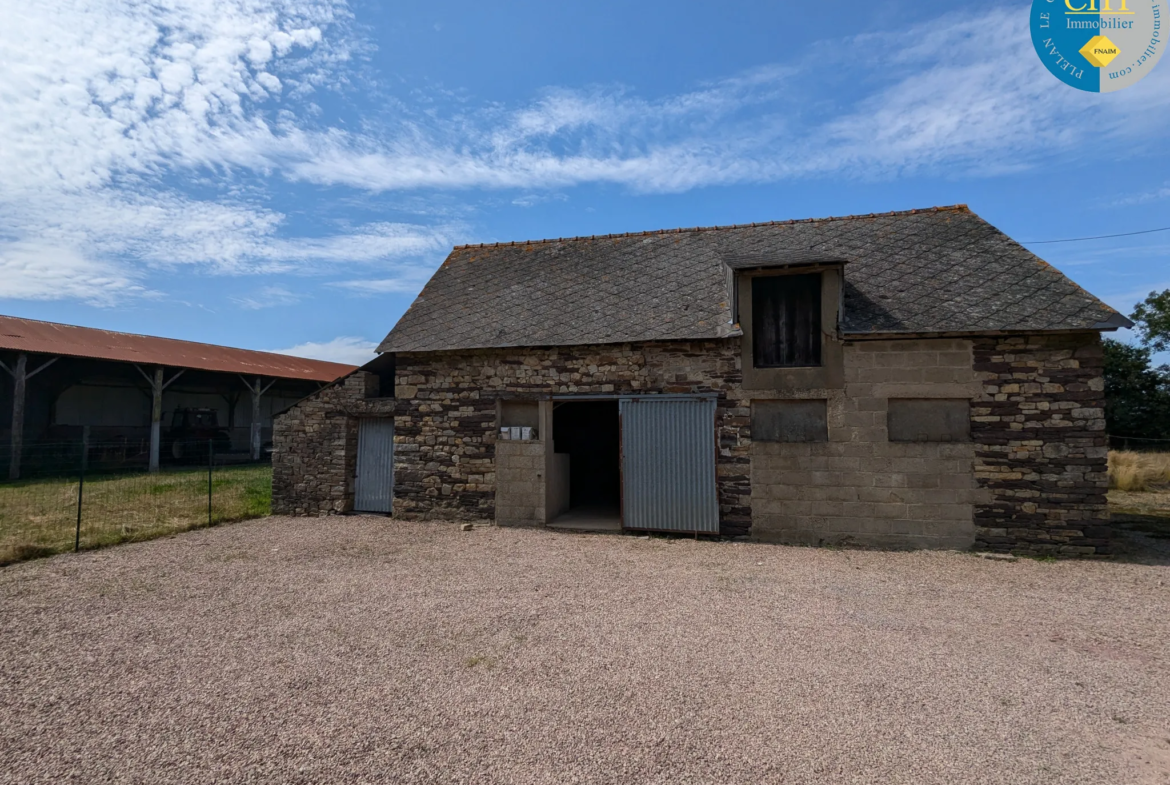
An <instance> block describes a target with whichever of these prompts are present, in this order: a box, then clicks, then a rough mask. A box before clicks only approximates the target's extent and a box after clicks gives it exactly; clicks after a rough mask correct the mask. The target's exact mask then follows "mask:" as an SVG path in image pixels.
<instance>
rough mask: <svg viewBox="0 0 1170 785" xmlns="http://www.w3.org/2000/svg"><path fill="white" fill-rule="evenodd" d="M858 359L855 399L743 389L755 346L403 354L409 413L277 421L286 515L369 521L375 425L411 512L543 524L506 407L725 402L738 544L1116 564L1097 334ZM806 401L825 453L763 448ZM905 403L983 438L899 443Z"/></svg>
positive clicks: (539, 446)
mask: <svg viewBox="0 0 1170 785" xmlns="http://www.w3.org/2000/svg"><path fill="white" fill-rule="evenodd" d="M844 361H845V387H844V389H837V390H798V391H794V390H744V389H743V387H742V383H741V382H742V377H741V373H740V347H739V340H738V339H730V340H724V341H695V342H678V343H674V342H658V343H646V344H638V345H629V344H624V345H614V346H595V347H570V348H538V349H506V350H481V351H471V352H460V353H435V354H418V355H410V354H402V355H399V356H398V358H397V369H398V370H397V380H398V387H397V389H396V393H397V395H398V400H397V401H395V400H394V399H390V398H380V397H377V396H378V391H377V389H376V387H377V384H378V378H377V377H376V376H374V375H372V374H367V373H362V372H358V373H355V374H353V375H351V376H350V377H347V378H346V379H345V380H343V381H342V382H340V383H336V384H334V385H331V386H329V387H328V388H326V389H325V390H323V391H322V392H320V393H318V394H316V395H314V396H312V397H311V398H309V399H306V400H305V401H302V402H301V403H299V404H297V405H296V406H294V407H293V408H292V409H290V410H289V411H288V412H286V413H285V414H284V415H282V416H281V417H279V418H277V420H276V423H275V427H274V437H273V438H274V447H275V453H274V458H273V461H274V474H273V510H274V512H276V513H279V514H295V515H323V514H328V513H337V512H345V511H348V510H350V509H352V506H353V478H354V468H355V464H356V455H357V423H358V419H359V418H361V417H370V416H381V417H386V416H393V417H394V418H395V457H396V461H395V485H396V488H395V501H394V512H395V515H398V516H402V517H409V518H436V519H473V520H476V519H478V520H483V519H487V520H491V519H495V518H497V517H498V518H499V520H500V522H503V523H514V524H527V525H539V524H540V523H541V521H542V520H544V521H547V519H548V518H549V516H550V510H549V509H547V507H546V506H545V505H544V503H543V502H542V501H541V499H542V498H543V499H547V493H545V492H544V490H543V489H544V487H545V484H546V483H547V482H548V481H549V479H548V478H549V477H550V476H551V475H550V463H549V456H550V454H551V453H550V451H549V450H548V449H547V444H546V443H544V442H543V441H541V442H536V443H532V444H524V445H521V444H519V443H516V444H511V443H507V442H500V443H499V444H497V442H496V437H497V429H496V423H497V402H498V401H499V400H500V399H517V398H521V399H523V398H528V399H531V400H537V399H547V397H548V396H549V395H550V394H563V395H569V394H604V395H622V394H633V393H707V394H711V393H714V394H715V395H716V396H717V399H718V406H717V430H718V434H717V438H718V445H719V458H718V462H717V466H716V471H717V488H718V494H719V503H720V515H721V530H722V533H723V534H724V535H727V536H743V535H746V534H748V533H749V532H750V533H751V534H752V535H753V536H754V537H755V538H757V539H761V540H771V541H785V542H816V543H820V542H858V543H869V544H877V545H895V546H901V545H910V546H934V547H968V546H970V545H972V544H974V545H975V546H976V547H980V548H986V549H992V550H1000V551H1017V552H1028V553H1037V554H1042V553H1056V554H1066V555H1097V554H1103V553H1107V552H1108V550H1109V528H1108V514H1107V508H1106V500H1105V492H1106V489H1107V483H1108V479H1107V468H1106V458H1107V441H1106V435H1105V421H1104V407H1103V390H1104V383H1103V378H1102V374H1103V354H1102V350H1101V346H1100V340H1099V336H1097V334H1095V333H1091V334H1083V335H1076V336H1061V337H1053V336H1046V337H1045V336H1041V337H1015V338H1008V337H1004V338H995V339H990V338H989V339H979V340H975V341H966V340H958V339H938V340H914V341H909V340H904V341H856V342H853V343H850V344H848V345H847V346H846V347H845V360H844ZM800 398H823V399H825V400H826V401H827V402H828V441H826V442H816V443H772V442H767V443H766V442H757V443H755V444H753V443H752V439H751V422H752V421H751V405H752V402H753V401H769V400H791V399H800ZM891 398H895V399H896V398H910V399H914V398H949V399H965V400H969V401H972V402H973V403H972V408H971V425H972V431H971V441H970V442H967V443H896V442H890V441H889V434H888V433H887V432H886V422H887V420H886V417H887V413H888V405H889V404H888V402H889V400H890V399H891ZM541 412H542V414H541V417H542V418H548V422H545V420H544V419H542V421H541V426H542V427H540V428H539V433H540V434H541V437H540V438H541V439H542V440H543V439H544V438H545V437H546V434H548V433H549V427H548V426H549V424H550V422H551V406H542V408H541ZM533 451H537V452H539V455H538V454H536V452H533ZM530 452H531V453H532V454H529V453H530ZM513 453H514V454H513ZM529 464H531V465H529ZM542 468H543V472H542ZM538 486H539V487H538Z"/></svg>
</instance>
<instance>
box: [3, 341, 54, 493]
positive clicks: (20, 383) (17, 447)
mask: <svg viewBox="0 0 1170 785" xmlns="http://www.w3.org/2000/svg"><path fill="white" fill-rule="evenodd" d="M55 362H57V358H56V357H53V358H52V359H50V360H49V361H48V362H46V363H44V364H43V365H41V367H39V368H37V369H36V370H35V371H33V372H32V373H29V372H28V355H27V354H25V353H24V352H21V353H20V354H18V355H17V356H16V363H15V364H14V365H13V366H12V367H11V368H9V367H8V366H7V365H5V364H4V363H3V362H0V368H3V369H4V370H5V371H7V372H8V375H9V376H11V377H12V446H11V450H12V453H11V460H10V461H9V463H8V479H10V480H19V479H20V458H21V455H22V454H23V452H24V401H25V395H26V390H27V388H28V380H29V379H31V378H33V377H34V376H36V375H37V374H38V373H40V372H41V371H43V370H45V369H46V368H48V367H49V366H50V365H52V364H53V363H55Z"/></svg>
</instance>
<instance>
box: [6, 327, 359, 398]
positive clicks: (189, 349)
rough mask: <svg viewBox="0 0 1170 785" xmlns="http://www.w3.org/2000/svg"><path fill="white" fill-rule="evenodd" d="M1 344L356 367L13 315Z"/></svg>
mask: <svg viewBox="0 0 1170 785" xmlns="http://www.w3.org/2000/svg"><path fill="white" fill-rule="evenodd" d="M0 349H10V350H13V351H18V352H37V353H42V354H55V355H64V356H66V357H88V358H92V359H96V360H115V361H118V362H128V363H141V364H143V365H165V366H168V367H171V368H192V369H197V370H201V371H220V372H223V373H242V374H246V375H248V376H269V377H279V378H282V379H306V380H309V381H314V382H331V381H333V380H334V379H337V378H339V377H341V376H344V375H346V374H347V373H350V372H351V371H354V370H356V366H353V365H345V364H344V363H331V362H325V361H324V360H306V359H304V358H302V357H290V356H288V355H284V354H274V353H273V352H254V351H251V350H249V349H231V348H228V347H226V346H215V345H213V344H208V343H195V342H194V341H178V340H175V339H173V338H155V337H152V336H149V335H134V334H132V333H116V332H111V331H109V330H96V329H94V328H92V327H74V326H72V325H68V324H57V323H55V322H39V321H36V320H34V319H18V318H16V317H15V316H0Z"/></svg>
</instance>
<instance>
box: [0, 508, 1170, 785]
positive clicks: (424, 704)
mask: <svg viewBox="0 0 1170 785" xmlns="http://www.w3.org/2000/svg"><path fill="white" fill-rule="evenodd" d="M1168 583H1170V567H1167V566H1160V565H1139V564H1116V563H1084V562H1058V563H1040V562H1034V561H1026V560H1025V561H1018V562H1012V563H1007V562H998V561H988V560H984V559H979V558H977V557H975V556H971V555H965V554H953V553H879V552H862V551H833V550H816V549H805V548H784V547H775V546H767V545H752V544H743V543H734V544H733V543H708V542H695V541H692V540H668V539H645V538H636V537H619V536H602V535H574V534H561V533H551V532H545V531H523V530H509V529H496V528H492V527H485V528H477V529H476V530H475V531H471V532H462V531H459V530H458V527H457V526H455V525H452V524H438V523H427V524H415V523H402V522H396V521H389V520H386V519H374V518H356V517H351V518H333V519H328V520H291V519H280V518H273V519H268V520H264V521H256V522H251V523H245V524H237V525H232V526H225V527H221V528H216V529H210V530H205V531H199V532H192V533H188V534H184V535H180V536H177V537H173V538H169V539H165V540H160V541H155V542H148V543H139V544H135V545H127V546H121V547H117V548H111V549H108V550H105V551H99V552H94V553H88V554H81V555H66V556H61V557H56V558H53V559H47V560H42V561H39V562H32V563H27V564H22V565H17V566H14V567H9V568H6V569H3V570H0V761H2V763H0V782H5V783H7V782H21V783H24V782H45V783H61V782H84V783H92V782H142V783H169V782H191V783H196V782H197V783H210V782H264V783H301V782H304V783H310V782H311V783H334V782H339V783H340V782H444V783H446V782H465V783H496V782H509V783H525V784H527V783H558V785H559V784H560V783H575V782H598V783H602V782H604V783H672V784H673V783H692V782H695V783H697V782H704V783H706V782H710V783H764V782H767V783H781V782H782V783H813V782H816V783H882V784H883V785H885V784H886V783H906V782H914V783H1009V782H1010V783H1092V784H1093V785H1101V784H1102V783H1127V784H1128V783H1166V782H1170V667H1168V666H1170V601H1168V599H1170V587H1168V586H1167V584H1168Z"/></svg>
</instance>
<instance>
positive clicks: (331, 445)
mask: <svg viewBox="0 0 1170 785" xmlns="http://www.w3.org/2000/svg"><path fill="white" fill-rule="evenodd" d="M378 382H379V379H378V377H377V376H375V375H374V374H370V373H366V372H364V371H357V372H355V373H353V374H351V375H349V376H347V377H346V378H344V379H342V380H340V381H339V382H335V383H334V384H332V385H330V386H328V387H326V388H325V389H324V390H322V391H320V392H318V393H316V394H315V395H312V396H310V397H309V398H306V399H305V400H303V401H301V402H300V403H298V404H296V405H295V406H293V407H292V408H291V409H289V410H288V411H286V412H284V413H283V414H281V415H280V416H278V417H276V418H275V419H274V420H273V423H272V512H273V513H274V514H276V515H329V514H331V513H339V512H348V511H349V510H351V509H353V483H354V474H355V469H356V467H357V433H358V419H359V418H361V417H391V416H393V414H394V399H393V398H380V397H377V396H378V395H379V390H378Z"/></svg>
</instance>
